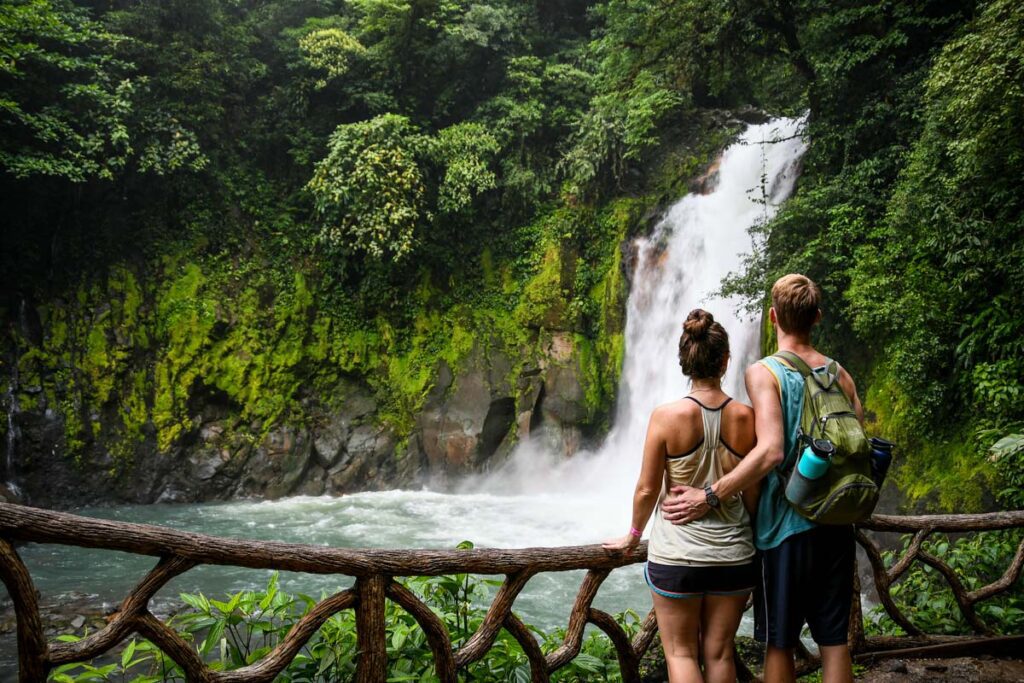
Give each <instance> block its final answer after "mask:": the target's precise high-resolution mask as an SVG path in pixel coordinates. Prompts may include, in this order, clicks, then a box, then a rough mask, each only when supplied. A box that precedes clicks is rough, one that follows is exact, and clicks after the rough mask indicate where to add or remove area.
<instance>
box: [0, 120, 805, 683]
mask: <svg viewBox="0 0 1024 683" xmlns="http://www.w3.org/2000/svg"><path fill="white" fill-rule="evenodd" d="M800 125H801V122H800V121H799V120H796V119H778V120H775V121H771V122H769V123H766V124H762V125H755V126H750V127H749V128H748V129H747V130H746V131H745V132H744V133H743V134H742V135H741V137H740V138H739V139H738V140H737V141H736V142H735V143H734V144H733V145H732V146H730V147H729V148H728V149H727V150H726V151H725V153H724V154H723V156H722V159H721V161H720V165H719V169H718V180H717V184H715V186H714V189H713V191H711V192H710V193H708V194H704V195H688V196H686V197H684V198H683V199H681V200H679V201H678V202H677V203H676V204H674V205H673V206H672V207H671V208H670V209H669V210H668V211H667V212H666V214H665V216H664V218H663V219H662V221H661V222H660V223H659V225H657V226H656V228H655V229H654V231H653V232H652V234H651V235H650V236H649V237H644V238H639V239H638V244H637V245H636V247H637V253H638V256H639V258H638V261H637V272H636V273H635V275H634V278H633V287H632V291H631V293H630V296H629V301H628V304H627V306H628V309H627V323H626V351H625V359H624V365H623V372H622V380H621V385H620V397H619V402H618V407H617V413H616V418H615V421H614V427H613V429H612V431H611V432H610V433H609V435H608V437H607V439H606V440H605V442H604V444H603V446H602V447H600V448H599V449H598V450H596V451H594V452H581V453H579V454H577V455H576V456H574V457H573V458H571V459H568V460H566V459H564V458H562V457H561V456H559V455H556V454H555V453H553V452H551V451H549V450H547V449H545V448H544V447H543V443H544V439H543V438H536V439H534V440H533V441H531V442H526V443H524V444H521V445H520V447H519V448H518V449H517V451H516V453H514V454H513V456H512V457H511V458H510V460H509V463H508V465H507V466H506V467H504V468H502V469H501V470H499V471H497V472H494V473H491V474H489V475H487V476H485V477H477V478H473V479H470V480H467V481H465V482H463V483H462V484H461V485H460V486H459V488H458V490H457V491H456V492H447V493H441V492H434V491H427V490H421V491H387V492H381V493H359V494H352V495H347V496H343V497H338V498H332V497H297V498H289V499H285V500H279V501H268V502H249V501H237V502H230V503H218V504H202V505H148V506H116V507H102V508H89V509H83V510H78V511H76V512H77V513H78V514H83V515H90V516H96V517H104V518H109V519H117V520H124V521H133V522H148V523H154V524H163V525H166V526H169V527H173V528H176V529H183V530H189V531H197V532H203V533H208V534H214V535H219V536H231V537H239V538H249V539H274V540H280V541H291V542H301V543H313V544H320V545H328V546H336V547H372V548H384V547H387V548H452V547H454V546H455V545H456V544H458V543H459V542H461V541H463V540H470V541H472V542H473V543H474V544H476V545H477V546H478V547H504V548H515V547H525V546H558V545H577V544H586V543H596V542H600V541H601V540H603V539H606V538H609V537H612V536H616V535H621V534H622V533H624V532H625V531H626V530H627V529H628V528H629V520H630V504H631V499H632V489H633V486H634V484H635V481H636V477H637V474H638V473H639V467H640V452H641V446H642V443H643V436H644V433H645V429H646V421H647V416H648V415H649V414H650V412H651V410H652V409H653V408H654V407H655V406H656V405H658V404H659V403H662V402H665V401H668V400H672V399H674V398H678V397H679V396H682V395H684V394H685V393H686V391H687V387H686V382H685V380H684V378H683V377H682V375H681V373H680V371H679V365H678V362H677V360H676V346H677V343H678V338H679V333H680V331H681V329H682V328H681V324H682V320H683V319H684V318H685V316H686V314H687V313H688V312H689V310H690V309H692V308H694V307H697V306H701V307H704V308H706V309H708V310H710V311H711V312H712V313H713V314H714V315H715V317H716V319H718V320H719V321H720V322H722V324H723V325H724V326H725V328H726V329H727V331H728V332H729V334H730V339H731V346H732V362H731V364H730V367H729V371H728V373H727V375H726V378H725V382H724V387H725V389H726V391H727V392H729V393H731V394H732V395H733V396H736V397H737V398H739V399H741V400H745V398H746V394H745V392H744V390H743V386H742V370H743V368H744V367H745V366H746V365H747V364H748V363H750V362H751V361H752V360H754V359H755V358H756V356H757V354H758V351H759V349H758V338H759V335H758V330H759V323H758V321H757V320H751V319H749V318H747V317H744V316H742V315H740V314H739V313H738V309H739V305H740V302H738V301H729V300H723V299H721V298H720V297H718V296H716V295H715V292H716V291H717V290H718V288H719V286H720V283H721V280H722V278H723V277H724V276H725V275H727V274H728V273H729V272H732V271H736V270H738V269H739V268H740V267H741V264H742V257H743V255H744V254H746V253H749V252H750V251H751V247H752V244H751V237H750V234H749V232H748V229H749V228H750V227H751V226H752V225H754V224H755V223H757V222H758V221H763V220H765V219H766V218H769V217H770V216H771V215H772V213H773V212H774V211H775V210H776V208H777V207H778V205H779V204H780V203H781V202H782V201H784V200H785V198H786V197H788V196H789V194H790V193H791V192H792V189H793V187H794V184H795V182H796V178H797V173H798V168H799V160H800V156H801V155H802V154H803V151H804V149H805V145H804V142H803V140H802V139H801V138H800V137H798V136H797V133H798V131H799V128H800ZM20 552H21V554H22V557H23V558H24V560H25V562H26V564H27V565H28V567H29V569H30V570H31V572H32V575H33V577H34V579H35V581H36V585H37V587H38V588H39V590H40V591H41V593H42V595H43V599H44V602H49V601H57V602H60V601H63V600H70V599H71V597H72V596H77V594H86V595H88V596H89V599H90V600H91V601H93V602H95V603H97V604H102V605H104V606H105V607H108V608H109V607H113V606H114V605H116V604H117V603H118V602H119V601H120V600H121V599H122V598H123V597H124V595H125V594H126V593H127V591H128V590H130V588H131V587H132V586H133V585H134V584H135V582H137V581H138V579H139V578H140V577H141V576H142V575H143V574H144V573H145V572H146V571H147V570H148V569H149V568H150V567H151V566H152V564H153V561H152V559H151V558H144V557H138V556H132V555H127V554H122V553H115V552H106V551H88V550H81V549H77V548H65V547H60V546H40V545H34V544H29V545H27V546H25V547H23V548H21V549H20ZM268 576H269V573H268V572H262V571H255V570H248V569H234V568H226V567H199V568H196V569H194V570H192V571H190V572H188V573H186V574H185V575H183V576H180V577H178V578H176V579H175V580H174V581H172V582H171V583H170V584H168V585H167V586H165V587H164V589H163V590H162V591H161V592H160V593H159V594H158V596H157V598H156V599H155V606H156V610H157V611H158V612H159V611H161V608H163V609H166V608H167V606H169V605H170V604H172V603H173V602H174V601H175V599H176V596H177V595H178V593H180V592H199V591H202V592H204V593H205V594H207V595H210V596H215V597H219V596H221V595H223V594H225V593H229V592H235V591H239V590H242V589H246V588H254V587H258V586H261V585H265V584H266V581H267V578H268ZM581 578H582V572H567V573H563V574H547V575H541V576H537V577H535V578H533V579H532V580H531V581H530V583H529V585H528V586H527V587H526V589H525V590H524V591H523V593H522V595H521V596H520V597H519V598H518V599H517V601H516V611H517V613H518V614H519V615H520V616H521V617H523V618H524V619H525V620H526V621H527V622H529V623H532V624H534V625H536V626H538V627H540V628H544V629H551V628H554V627H556V626H564V625H565V624H566V622H567V616H568V613H569V608H570V606H571V604H572V600H573V597H574V596H575V593H576V590H577V588H578V586H579V582H580V579H581ZM281 582H282V585H283V587H284V588H285V589H286V590H289V591H294V592H302V593H306V594H309V595H314V596H316V595H319V594H320V593H321V592H322V591H333V590H334V589H336V588H338V587H340V586H345V585H347V584H348V583H350V581H349V580H347V579H345V578H344V577H325V576H315V575H306V574H288V573H285V574H282V575H281ZM650 605H651V601H650V595H649V593H648V591H647V589H646V588H645V586H644V585H643V581H642V578H641V573H640V568H639V566H633V567H627V568H624V569H620V570H616V571H615V572H612V574H611V576H610V577H609V578H608V579H607V580H606V582H605V583H604V585H603V586H602V588H601V590H600V592H599V594H598V596H597V599H596V601H595V606H597V607H599V608H601V609H604V610H606V611H610V612H613V613H614V612H620V611H622V610H624V609H627V608H629V609H633V610H634V611H636V612H638V613H640V614H641V615H643V614H645V613H646V612H647V611H648V610H649V609H650ZM749 628H750V625H749V623H746V624H745V625H744V627H743V630H745V631H747V632H749ZM14 657H15V652H14V641H13V638H10V637H7V638H5V639H4V640H3V641H0V677H2V676H5V675H9V674H10V672H11V671H12V667H13V666H14Z"/></svg>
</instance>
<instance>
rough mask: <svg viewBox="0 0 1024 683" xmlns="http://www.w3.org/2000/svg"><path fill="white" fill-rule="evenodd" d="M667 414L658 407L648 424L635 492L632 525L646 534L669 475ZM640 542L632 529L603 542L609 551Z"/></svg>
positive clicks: (625, 547)
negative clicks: (666, 436)
mask: <svg viewBox="0 0 1024 683" xmlns="http://www.w3.org/2000/svg"><path fill="white" fill-rule="evenodd" d="M663 415H664V413H663V412H662V411H661V410H658V409H656V410H655V411H654V412H653V413H652V414H651V420H650V422H649V423H648V424H647V437H646V439H645V440H644V460H643V464H642V465H641V466H640V478H639V479H638V480H637V482H636V490H635V491H634V492H633V519H632V525H633V526H632V528H633V529H636V530H638V531H640V532H641V533H643V530H644V527H645V526H647V521H648V520H649V519H650V518H651V514H652V513H653V512H654V506H655V505H657V504H658V496H660V495H661V482H662V480H663V479H664V477H665V454H666V451H665V430H664V426H663V425H662V422H663ZM639 542H640V537H639V536H637V535H636V534H633V533H632V532H630V533H628V534H626V535H625V536H623V537H622V538H617V539H613V540H610V541H606V542H605V543H603V544H602V545H604V548H605V549H606V550H625V549H627V548H632V547H633V546H635V545H636V544H638V543H639Z"/></svg>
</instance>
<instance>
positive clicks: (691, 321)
mask: <svg viewBox="0 0 1024 683" xmlns="http://www.w3.org/2000/svg"><path fill="white" fill-rule="evenodd" d="M714 322H715V316H713V315H711V314H710V313H708V312H707V311H705V310H704V309H703V308H695V309H693V310H692V311H690V315H688V316H686V321H685V322H684V323H683V332H685V333H686V336H688V337H690V338H691V339H693V340H695V341H696V340H699V339H703V338H704V336H705V335H706V334H707V333H708V328H710V327H711V324H712V323H714Z"/></svg>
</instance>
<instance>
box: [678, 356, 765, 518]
mask: <svg viewBox="0 0 1024 683" xmlns="http://www.w3.org/2000/svg"><path fill="white" fill-rule="evenodd" d="M746 384H747V395H748V396H750V402H751V403H752V404H753V406H754V431H755V433H756V435H757V443H756V445H755V446H754V448H753V450H751V451H750V453H748V454H747V455H746V456H745V457H744V458H743V460H741V461H740V463H739V464H738V465H736V467H735V468H733V470H732V472H730V473H729V474H727V475H725V476H724V477H722V478H721V479H719V480H718V481H717V482H715V484H714V485H713V486H712V487H711V490H712V491H714V492H715V495H717V496H718V497H719V498H721V499H723V500H724V499H726V498H728V497H730V496H734V495H736V494H737V493H739V492H740V491H742V490H743V489H745V488H748V487H750V486H751V485H753V484H754V483H756V482H758V481H760V480H761V479H763V478H764V476H765V475H767V474H768V473H769V472H771V471H772V469H773V468H775V467H777V466H778V465H779V463H781V462H782V458H783V456H784V453H783V446H784V443H785V442H784V437H783V426H782V403H781V401H780V400H779V388H778V384H776V381H775V377H774V375H772V373H771V371H770V370H768V368H766V367H764V366H763V365H761V364H759V363H755V364H754V365H751V366H750V367H749V368H747V373H746ZM671 493H672V494H673V496H675V497H674V498H671V499H668V500H665V501H664V502H662V506H661V507H662V511H663V513H664V517H665V519H666V520H668V521H670V522H673V523H675V524H686V523H687V522H692V521H693V520H695V519H700V518H701V517H703V516H704V515H705V514H707V511H708V505H707V499H706V496H705V494H704V491H703V490H701V489H698V488H693V487H690V486H677V487H673V488H672V490H671ZM677 494H678V495H677Z"/></svg>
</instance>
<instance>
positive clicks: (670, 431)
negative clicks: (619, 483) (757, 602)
mask: <svg viewBox="0 0 1024 683" xmlns="http://www.w3.org/2000/svg"><path fill="white" fill-rule="evenodd" d="M728 362H729V335H728V334H726V332H725V329H724V328H723V327H722V326H721V325H720V324H719V323H717V322H715V319H714V318H713V317H712V315H711V314H710V313H708V312H707V311H704V310H702V309H699V308H698V309H695V310H693V311H691V312H690V315H689V316H687V318H686V322H685V323H683V334H682V337H681V338H680V340H679V364H680V365H681V366H682V369H683V374H685V375H686V376H687V377H689V378H690V380H691V391H690V393H689V395H687V396H685V397H683V398H682V399H680V400H678V401H673V402H672V403H667V404H665V405H662V406H658V408H656V409H655V410H654V412H653V413H652V414H651V420H650V424H649V426H648V428H647V439H646V441H645V443H644V453H643V465H642V467H641V470H640V480H639V481H638V482H637V485H636V493H635V495H634V497H633V526H632V528H631V529H630V533H628V534H626V535H625V536H624V537H622V538H621V539H617V540H615V541H610V542H608V543H605V544H604V547H605V548H606V549H608V550H626V549H629V548H631V547H633V546H635V545H636V544H638V543H639V542H640V534H641V530H642V529H643V528H644V527H645V526H646V525H647V521H648V519H649V518H650V516H651V513H652V512H653V511H654V509H655V506H656V504H657V503H658V502H659V499H660V498H661V497H662V496H663V495H664V492H665V491H667V490H668V489H669V488H670V487H672V486H675V485H679V484H684V485H687V486H695V487H699V488H705V487H708V486H710V485H711V484H713V483H714V482H715V481H716V480H717V479H718V478H719V477H721V476H723V475H724V474H726V473H727V472H729V471H730V470H731V469H732V468H733V467H735V466H736V464H737V463H738V462H739V459H740V458H742V457H743V456H744V455H745V454H746V453H747V452H749V451H750V449H751V448H753V446H754V411H753V410H751V409H750V408H749V407H748V406H745V405H743V404H741V403H739V402H736V401H733V400H732V399H731V398H730V397H729V396H727V395H726V394H725V392H723V391H722V375H724V374H725V369H726V366H727V365H728ZM756 496H757V491H745V492H744V493H743V495H742V500H739V499H736V498H733V499H730V500H721V501H718V506H717V507H712V508H711V509H710V511H709V512H708V514H707V515H706V516H705V517H703V518H702V519H700V520H697V521H695V522H691V523H689V524H685V525H681V526H677V525H673V524H672V523H670V522H666V521H665V520H664V519H663V518H662V516H661V514H657V515H656V516H655V518H654V524H653V528H652V531H651V539H650V544H649V546H648V549H647V558H648V561H647V564H646V566H645V568H644V576H645V578H646V580H647V584H648V585H649V586H650V588H651V592H652V594H653V599H654V611H655V614H656V616H657V618H658V630H659V631H660V633H661V642H662V645H663V647H664V649H665V660H666V662H667V663H668V673H669V681H670V682H671V683H683V682H687V683H689V682H691V681H703V680H706V681H708V683H719V682H725V681H735V680H736V668H735V664H734V661H733V647H734V641H735V636H736V629H737V627H738V626H739V623H740V616H741V615H742V614H743V608H744V606H745V604H746V601H747V597H748V595H749V594H750V592H751V591H752V590H753V589H754V584H755V582H756V580H757V571H756V570H755V568H754V563H753V561H754V544H753V536H752V532H751V527H750V515H751V514H752V513H753V510H754V509H756V505H757V501H756ZM714 502H715V501H714V500H709V503H712V504H713V503H714ZM701 655H702V656H703V660H704V675H703V677H702V675H701V669H700V659H701Z"/></svg>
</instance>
